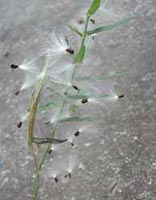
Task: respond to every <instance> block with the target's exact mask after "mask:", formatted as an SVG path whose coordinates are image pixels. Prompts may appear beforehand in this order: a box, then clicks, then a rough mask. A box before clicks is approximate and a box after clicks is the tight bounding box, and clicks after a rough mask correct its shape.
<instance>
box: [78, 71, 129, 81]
mask: <svg viewBox="0 0 156 200" xmlns="http://www.w3.org/2000/svg"><path fill="white" fill-rule="evenodd" d="M126 74H127V71H122V72H113V73H110V74H106V75H103V76H79V77H75V81H100V80H104V79H112V78H116V77H120V76H123V75H126Z"/></svg>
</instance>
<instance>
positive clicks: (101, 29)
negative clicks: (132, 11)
mask: <svg viewBox="0 0 156 200" xmlns="http://www.w3.org/2000/svg"><path fill="white" fill-rule="evenodd" d="M131 19H132V17H129V18H126V19H123V20H120V21H118V22H116V23H113V24H108V25H104V26H100V27H98V28H95V29H93V30H90V31H87V35H93V34H97V33H100V32H104V31H109V30H112V29H115V28H118V27H120V26H123V25H125V24H127V23H128V22H129V21H130V20H131Z"/></svg>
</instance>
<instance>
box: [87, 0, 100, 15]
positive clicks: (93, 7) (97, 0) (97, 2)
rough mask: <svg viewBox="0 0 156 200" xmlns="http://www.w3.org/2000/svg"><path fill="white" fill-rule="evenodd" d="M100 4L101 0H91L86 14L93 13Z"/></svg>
mask: <svg viewBox="0 0 156 200" xmlns="http://www.w3.org/2000/svg"><path fill="white" fill-rule="evenodd" d="M100 4H101V0H93V2H92V4H91V6H90V8H89V9H88V12H87V14H88V15H90V16H91V15H93V14H94V13H95V12H96V11H97V10H98V9H99V7H100Z"/></svg>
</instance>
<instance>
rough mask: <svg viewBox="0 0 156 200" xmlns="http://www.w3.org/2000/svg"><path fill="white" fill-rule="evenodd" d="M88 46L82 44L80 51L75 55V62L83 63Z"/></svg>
mask: <svg viewBox="0 0 156 200" xmlns="http://www.w3.org/2000/svg"><path fill="white" fill-rule="evenodd" d="M85 51H86V47H85V45H82V46H81V48H80V50H79V52H78V53H77V54H76V56H75V57H74V63H82V61H83V59H84V56H85Z"/></svg>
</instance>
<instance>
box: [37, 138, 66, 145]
mask: <svg viewBox="0 0 156 200" xmlns="http://www.w3.org/2000/svg"><path fill="white" fill-rule="evenodd" d="M66 141H67V139H64V140H60V139H54V138H35V137H34V138H33V142H34V143H36V144H45V143H53V144H59V143H63V142H66Z"/></svg>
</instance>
